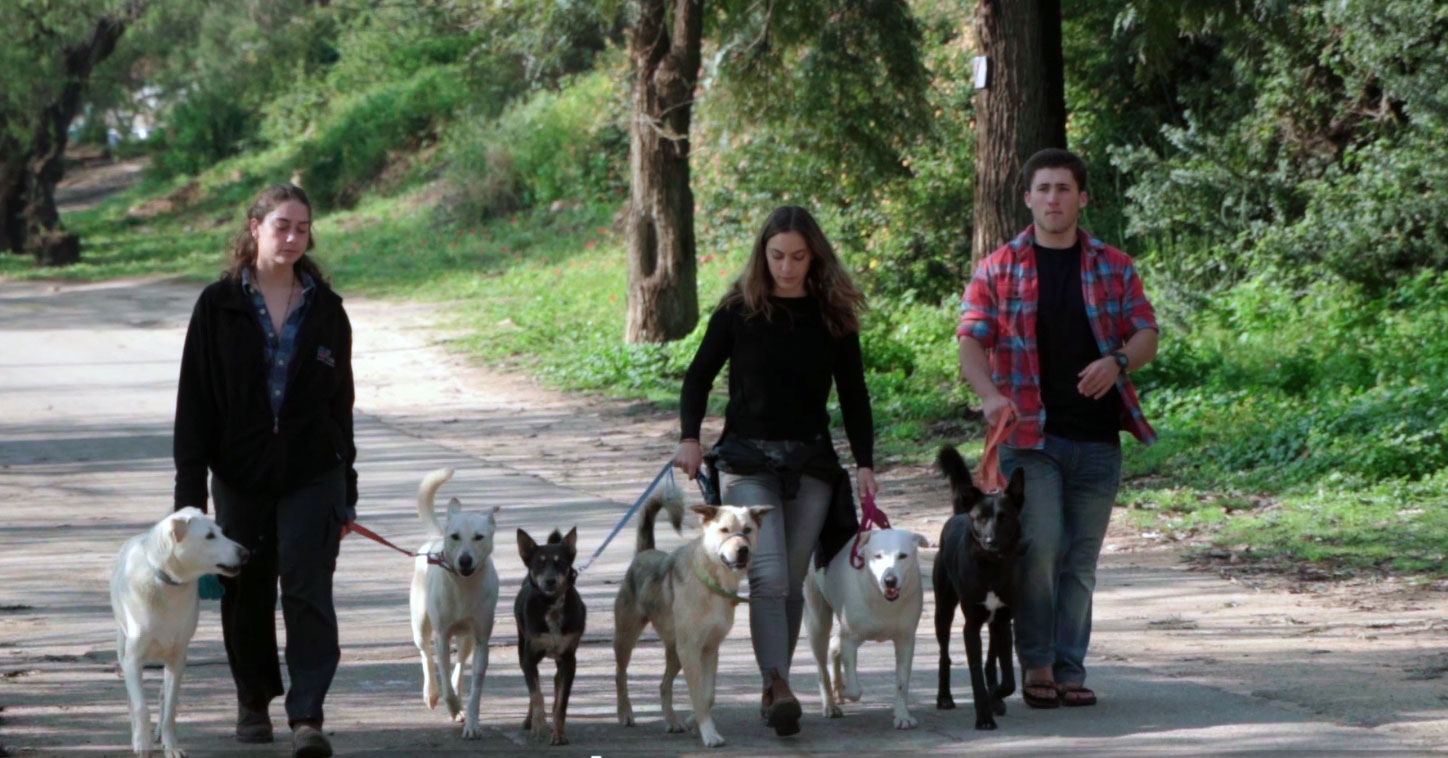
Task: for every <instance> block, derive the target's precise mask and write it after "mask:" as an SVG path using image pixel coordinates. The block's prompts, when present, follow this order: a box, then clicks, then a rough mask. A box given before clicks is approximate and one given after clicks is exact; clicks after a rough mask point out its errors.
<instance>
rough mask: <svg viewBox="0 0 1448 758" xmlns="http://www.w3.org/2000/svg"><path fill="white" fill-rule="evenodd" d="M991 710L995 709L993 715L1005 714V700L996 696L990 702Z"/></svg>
mask: <svg viewBox="0 0 1448 758" xmlns="http://www.w3.org/2000/svg"><path fill="white" fill-rule="evenodd" d="M991 710H992V711H995V715H997V716H1004V715H1006V701H1004V700H1001V699H1000V698H996V699H995V700H994V701H992V703H991Z"/></svg>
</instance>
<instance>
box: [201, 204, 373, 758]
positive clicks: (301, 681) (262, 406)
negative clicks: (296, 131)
mask: <svg viewBox="0 0 1448 758" xmlns="http://www.w3.org/2000/svg"><path fill="white" fill-rule="evenodd" d="M311 220H312V207H311V203H310V202H309V201H308V200H307V196H306V193H304V192H303V191H302V190H301V188H300V187H296V186H295V185H291V184H280V185H275V186H273V187H269V188H267V189H266V190H263V191H262V192H261V194H260V195H258V197H257V199H256V201H255V202H254V203H253V204H252V206H251V208H250V209H249V210H248V211H247V221H246V228H244V229H242V230H241V232H240V233H239V234H238V235H237V238H236V242H235V243H234V245H233V252H232V264H231V268H230V270H228V271H227V272H226V274H225V275H223V277H222V278H221V280H220V281H217V282H215V283H213V284H211V285H210V286H208V287H207V288H206V289H205V290H204V291H203V292H202V293H201V297H200V298H199V299H198V300H197V301H196V308H195V310H194V311H193V312H192V314H191V324H190V326H189V327H188V329H187V331H186V347H185V351H184V353H183V354H182V357H181V381H180V385H179V388H178V391H177V396H176V434H175V458H176V501H175V502H176V508H178V509H180V508H183V507H185V506H188V505H192V506H196V507H198V508H201V509H202V510H205V509H206V496H207V490H206V475H207V472H208V470H209V471H210V473H211V496H212V497H213V498H214V499H215V500H216V519H217V522H218V523H220V524H221V527H222V529H223V531H225V532H226V534H227V536H229V537H231V538H232V539H234V540H236V541H237V542H240V543H241V544H243V545H245V546H246V547H247V549H248V550H250V551H251V555H252V557H251V560H250V561H249V562H248V563H247V564H246V565H245V566H243V568H242V571H241V574H240V575H238V576H237V577H236V578H234V579H222V580H221V581H222V585H223V586H224V587H225V589H226V593H225V595H224V596H223V597H222V599H221V625H222V626H221V628H222V636H223V638H224V640H225V643H226V657H227V662H228V663H229V664H230V666H231V675H232V679H233V680H234V681H235V682H236V694H237V705H238V707H237V722H236V737H237V739H238V740H240V741H242V742H271V740H272V725H271V716H270V713H269V710H268V706H269V703H270V701H271V699H272V698H274V697H276V696H277V695H280V694H282V692H283V689H282V680H281V668H280V664H279V662H278V657H277V639H276V611H275V608H276V601H277V581H278V579H280V580H281V595H282V616H283V619H284V620H285V623H286V627H287V656H286V657H287V671H288V673H289V675H290V680H291V691H290V692H287V698H286V712H287V722H288V724H289V725H290V726H291V728H292V741H293V745H292V747H293V754H294V755H298V756H329V755H331V754H332V749H331V746H330V745H329V744H328V742H327V738H326V737H325V736H324V735H323V734H322V731H321V727H322V701H323V699H325V697H326V695H327V689H328V688H329V687H330V686H331V682H332V676H333V675H334V674H335V673H336V670H337V662H338V660H339V658H340V656H341V653H340V650H339V648H338V644H337V613H336V610H335V607H334V606H333V602H332V573H333V572H334V571H335V570H336V565H337V550H338V547H339V545H340V543H341V540H342V537H343V536H345V535H346V534H347V531H348V525H349V524H350V523H351V521H352V520H353V519H354V518H355V506H356V503H357V472H356V470H355V469H354V468H353V462H354V460H355V459H356V448H355V446H354V445H353V442H352V398H353V389H352V327H351V324H350V323H349V322H348V320H347V313H346V311H345V310H343V308H342V298H340V297H338V296H337V295H336V293H334V292H333V291H332V289H331V288H330V287H329V286H328V285H327V282H326V281H325V280H324V279H323V277H322V272H321V271H320V270H319V269H318V268H317V265H316V264H315V263H314V262H313V261H312V260H311V259H310V258H309V257H307V255H306V251H308V250H311V249H312V247H313V244H314V241H313V239H312V234H311Z"/></svg>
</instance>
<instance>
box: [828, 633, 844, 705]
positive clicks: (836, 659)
mask: <svg viewBox="0 0 1448 758" xmlns="http://www.w3.org/2000/svg"><path fill="white" fill-rule="evenodd" d="M844 660H845V654H844V653H843V652H842V651H841V647H840V629H839V627H835V629H834V631H833V632H831V633H830V669H831V671H833V675H832V676H831V678H830V692H831V693H833V694H834V698H835V702H837V703H839V702H843V701H844V699H845V665H844Z"/></svg>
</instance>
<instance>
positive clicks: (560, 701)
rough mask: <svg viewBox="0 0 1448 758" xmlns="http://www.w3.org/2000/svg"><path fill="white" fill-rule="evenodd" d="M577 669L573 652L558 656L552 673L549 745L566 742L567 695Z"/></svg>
mask: <svg viewBox="0 0 1448 758" xmlns="http://www.w3.org/2000/svg"><path fill="white" fill-rule="evenodd" d="M577 671H578V658H577V657H576V656H575V655H574V654H573V653H565V654H563V655H560V656H558V673H557V674H554V675H553V736H552V738H551V739H549V741H548V744H550V745H567V744H568V737H567V735H565V734H564V732H563V722H564V720H565V719H567V718H568V695H569V694H570V693H572V692H573V676H574V674H575V673H577ZM540 715H541V714H540Z"/></svg>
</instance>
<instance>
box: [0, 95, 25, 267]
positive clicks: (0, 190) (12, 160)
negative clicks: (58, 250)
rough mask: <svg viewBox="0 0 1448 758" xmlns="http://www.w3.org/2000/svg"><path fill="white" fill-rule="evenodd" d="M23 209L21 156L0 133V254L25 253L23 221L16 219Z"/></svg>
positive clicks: (0, 126)
mask: <svg viewBox="0 0 1448 758" xmlns="http://www.w3.org/2000/svg"><path fill="white" fill-rule="evenodd" d="M3 129H4V124H3V120H0V130H3ZM24 207H25V153H24V152H23V150H22V148H21V147H20V142H19V141H18V140H16V139H14V138H12V137H10V135H8V134H3V133H0V253H4V252H6V251H8V252H12V253H21V252H24V251H25V220H24V219H22V218H21V217H20V209H21V208H24Z"/></svg>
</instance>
